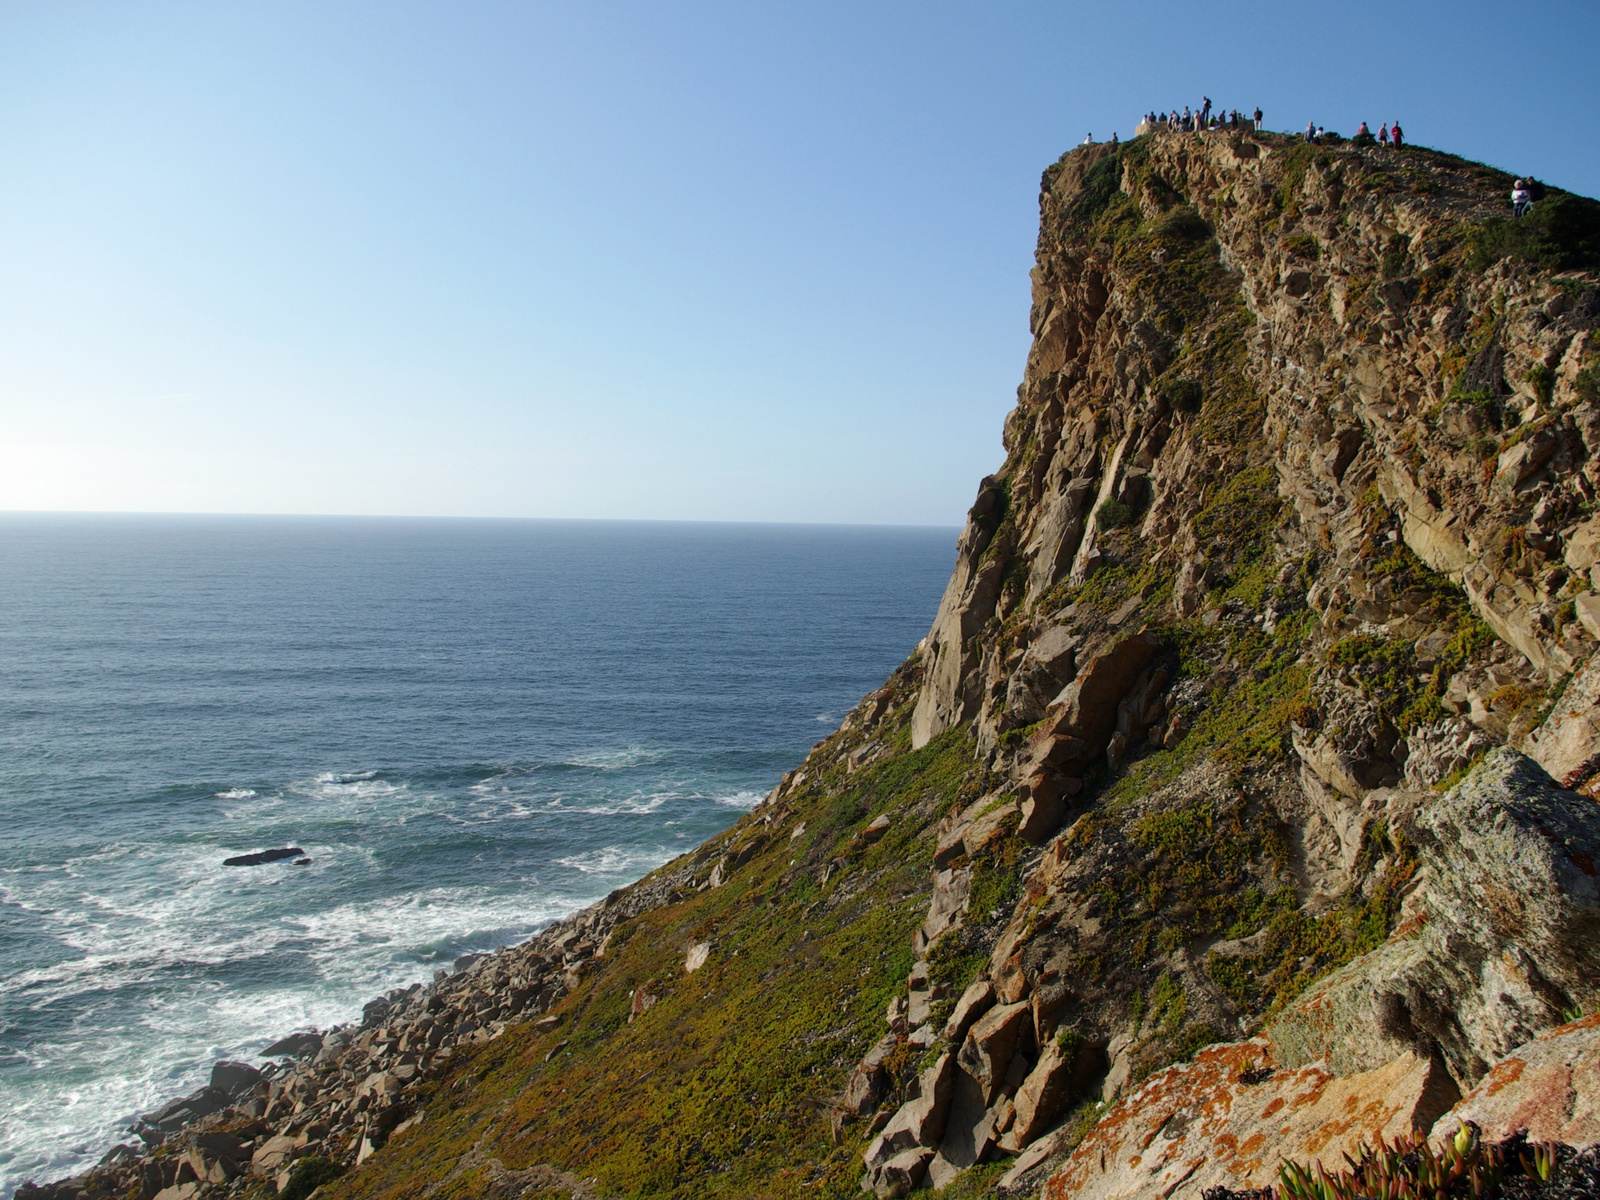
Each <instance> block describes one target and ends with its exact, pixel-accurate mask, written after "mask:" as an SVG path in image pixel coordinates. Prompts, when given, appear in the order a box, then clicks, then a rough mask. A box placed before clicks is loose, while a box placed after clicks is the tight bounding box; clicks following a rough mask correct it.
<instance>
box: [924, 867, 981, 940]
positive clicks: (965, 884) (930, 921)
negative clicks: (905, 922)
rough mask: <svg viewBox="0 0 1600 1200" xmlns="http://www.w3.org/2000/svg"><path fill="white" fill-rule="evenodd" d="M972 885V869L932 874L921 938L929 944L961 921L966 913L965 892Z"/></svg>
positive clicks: (963, 868)
mask: <svg viewBox="0 0 1600 1200" xmlns="http://www.w3.org/2000/svg"><path fill="white" fill-rule="evenodd" d="M971 885H972V868H971V867H962V868H959V869H954V868H952V869H951V870H947V871H935V872H934V873H933V899H932V900H931V901H930V902H929V904H928V915H927V918H926V919H925V920H924V921H923V922H922V936H923V937H924V938H925V939H926V940H927V941H929V942H932V941H933V940H934V939H936V938H937V937H938V936H939V935H940V934H941V933H943V932H944V931H945V930H947V929H949V928H950V927H951V926H952V925H954V924H956V923H957V922H958V921H960V920H961V915H962V914H963V913H965V912H966V911H967V892H968V890H969V889H970V887H971Z"/></svg>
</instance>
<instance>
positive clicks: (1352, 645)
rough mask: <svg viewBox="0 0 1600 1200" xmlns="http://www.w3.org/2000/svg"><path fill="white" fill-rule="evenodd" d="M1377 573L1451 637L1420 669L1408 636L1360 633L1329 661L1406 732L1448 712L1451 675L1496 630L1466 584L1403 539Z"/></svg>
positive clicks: (1341, 644)
mask: <svg viewBox="0 0 1600 1200" xmlns="http://www.w3.org/2000/svg"><path fill="white" fill-rule="evenodd" d="M1372 574H1373V576H1374V578H1377V579H1382V580H1386V581H1387V582H1388V585H1389V589H1390V591H1391V593H1392V594H1393V595H1394V596H1396V597H1399V598H1401V599H1402V600H1404V602H1406V603H1407V604H1408V605H1409V606H1411V607H1412V609H1413V611H1415V612H1417V613H1418V614H1419V615H1420V616H1422V617H1423V618H1424V619H1426V620H1427V622H1428V623H1429V624H1430V625H1431V626H1433V627H1434V628H1435V629H1440V630H1443V631H1446V632H1447V633H1448V634H1449V639H1448V641H1447V642H1446V644H1445V646H1444V647H1443V649H1442V650H1441V651H1440V653H1439V656H1438V658H1437V659H1436V660H1435V662H1434V663H1433V665H1432V668H1431V669H1430V670H1428V671H1426V672H1424V671H1422V670H1421V668H1420V666H1419V664H1418V662H1417V653H1416V647H1415V645H1413V644H1412V643H1411V642H1410V641H1407V640H1405V639H1402V638H1393V637H1387V636H1382V635H1372V634H1360V635H1357V636H1354V637H1348V638H1344V639H1342V640H1341V641H1339V642H1337V643H1335V644H1334V645H1333V647H1332V648H1331V649H1330V650H1329V652H1328V665H1329V666H1331V667H1334V668H1336V669H1337V670H1338V671H1339V672H1340V674H1341V676H1342V677H1343V678H1344V679H1345V680H1346V681H1347V682H1350V683H1353V684H1355V685H1356V686H1357V687H1359V688H1360V689H1361V690H1362V691H1363V692H1364V693H1365V694H1366V695H1368V696H1370V697H1372V698H1373V699H1374V700H1375V701H1377V704H1378V708H1379V711H1380V712H1382V713H1383V715H1384V717H1385V718H1386V719H1387V720H1388V721H1389V722H1390V724H1392V725H1393V726H1394V728H1395V729H1396V730H1397V731H1398V732H1399V733H1401V734H1402V735H1403V734H1405V733H1407V732H1409V731H1410V730H1411V729H1413V728H1414V727H1416V726H1417V725H1420V724H1425V723H1427V722H1430V721H1437V720H1439V719H1441V718H1442V717H1444V716H1445V715H1447V714H1446V712H1445V709H1444V707H1443V706H1442V705H1441V703H1440V699H1441V698H1442V697H1443V696H1444V693H1445V690H1446V689H1447V688H1448V687H1449V684H1450V678H1451V676H1453V675H1454V674H1455V673H1456V672H1457V671H1459V670H1460V669H1461V668H1462V666H1463V665H1464V664H1465V663H1466V661H1467V659H1468V658H1470V657H1471V656H1472V655H1473V654H1474V653H1476V652H1477V651H1479V650H1481V649H1482V648H1483V647H1485V646H1487V645H1489V643H1490V642H1491V641H1492V640H1493V638H1494V634H1493V632H1492V631H1491V630H1490V629H1489V627H1488V626H1487V625H1485V624H1484V623H1483V622H1482V621H1481V620H1479V619H1478V617H1477V616H1475V615H1474V614H1473V611H1472V606H1471V605H1470V604H1469V603H1468V601H1467V597H1466V595H1465V593H1463V592H1462V590H1461V589H1460V588H1459V587H1458V586H1456V584H1454V583H1453V582H1451V581H1450V580H1449V579H1448V578H1447V577H1445V576H1443V575H1441V574H1439V573H1438V572H1437V571H1433V570H1430V569H1429V568H1428V567H1427V566H1425V565H1424V564H1423V563H1422V562H1421V560H1419V559H1418V558H1417V556H1416V555H1415V554H1413V553H1412V552H1411V551H1410V550H1409V549H1408V548H1407V547H1406V546H1405V544H1404V543H1396V544H1395V546H1394V548H1393V549H1392V550H1390V551H1389V553H1388V554H1387V555H1386V556H1385V557H1384V558H1382V559H1380V560H1378V561H1377V562H1376V563H1374V564H1373V566H1372Z"/></svg>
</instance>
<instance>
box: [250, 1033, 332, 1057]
mask: <svg viewBox="0 0 1600 1200" xmlns="http://www.w3.org/2000/svg"><path fill="white" fill-rule="evenodd" d="M321 1049H322V1035H321V1034H320V1033H291V1034H290V1035H289V1036H288V1037H286V1038H279V1039H278V1040H277V1041H275V1042H273V1043H272V1045H270V1046H268V1047H267V1048H266V1049H265V1050H263V1051H262V1052H261V1057H262V1058H305V1057H307V1056H308V1055H312V1054H315V1053H316V1052H317V1051H318V1050H321Z"/></svg>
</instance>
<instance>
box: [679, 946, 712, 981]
mask: <svg viewBox="0 0 1600 1200" xmlns="http://www.w3.org/2000/svg"><path fill="white" fill-rule="evenodd" d="M710 957H711V943H710V942H697V943H695V944H694V945H693V946H690V947H689V953H688V954H687V955H685V956H684V959H683V969H684V971H685V972H686V973H688V974H690V975H692V974H694V973H695V972H696V971H698V970H699V969H700V968H701V967H703V966H705V965H706V959H708V958H710Z"/></svg>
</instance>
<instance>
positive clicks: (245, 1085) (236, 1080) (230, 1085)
mask: <svg viewBox="0 0 1600 1200" xmlns="http://www.w3.org/2000/svg"><path fill="white" fill-rule="evenodd" d="M260 1081H261V1072H260V1071H258V1070H256V1069H255V1068H254V1067H252V1066H251V1065H250V1064H249V1063H242V1062H230V1061H228V1060H227V1059H224V1060H223V1061H221V1062H219V1063H217V1064H216V1065H215V1066H213V1067H212V1068H211V1086H212V1087H213V1088H214V1089H216V1090H217V1091H219V1092H226V1093H227V1094H228V1095H229V1096H238V1095H240V1094H242V1093H244V1092H247V1091H249V1090H250V1089H251V1088H253V1087H255V1085H256V1084H257V1083H259V1082H260Z"/></svg>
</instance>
